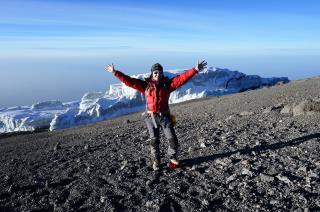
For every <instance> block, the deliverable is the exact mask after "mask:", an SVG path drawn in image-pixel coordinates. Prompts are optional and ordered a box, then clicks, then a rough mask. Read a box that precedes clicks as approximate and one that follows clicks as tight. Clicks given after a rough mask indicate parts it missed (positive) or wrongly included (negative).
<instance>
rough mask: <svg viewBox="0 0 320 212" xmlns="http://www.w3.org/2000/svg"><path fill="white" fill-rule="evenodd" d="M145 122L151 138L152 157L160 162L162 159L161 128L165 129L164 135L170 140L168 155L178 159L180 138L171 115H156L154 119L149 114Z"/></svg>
mask: <svg viewBox="0 0 320 212" xmlns="http://www.w3.org/2000/svg"><path fill="white" fill-rule="evenodd" d="M145 122H146V124H147V128H148V131H149V135H150V140H151V141H150V148H151V157H152V159H154V160H157V161H158V162H159V161H160V129H162V130H163V132H164V135H165V136H166V138H167V140H168V142H169V145H168V155H169V157H170V159H177V152H178V139H177V136H176V133H175V131H174V128H173V126H172V123H171V120H170V115H169V114H168V115H163V116H160V115H154V120H152V116H151V115H150V114H148V116H147V118H146V119H145Z"/></svg>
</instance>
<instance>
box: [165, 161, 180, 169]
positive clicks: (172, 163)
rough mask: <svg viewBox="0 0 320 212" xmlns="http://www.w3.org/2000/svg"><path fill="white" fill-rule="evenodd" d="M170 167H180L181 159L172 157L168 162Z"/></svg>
mask: <svg viewBox="0 0 320 212" xmlns="http://www.w3.org/2000/svg"><path fill="white" fill-rule="evenodd" d="M168 167H169V169H172V170H173V169H176V168H179V161H178V160H176V159H171V160H170V162H169V163H168Z"/></svg>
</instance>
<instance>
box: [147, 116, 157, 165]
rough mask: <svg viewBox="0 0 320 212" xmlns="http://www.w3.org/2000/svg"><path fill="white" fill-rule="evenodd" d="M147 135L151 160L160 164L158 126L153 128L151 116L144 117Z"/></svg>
mask: <svg viewBox="0 0 320 212" xmlns="http://www.w3.org/2000/svg"><path fill="white" fill-rule="evenodd" d="M145 122H146V125H147V128H148V131H149V136H150V151H151V160H153V161H156V162H158V163H159V164H160V133H159V127H158V128H155V126H154V123H153V121H152V119H151V117H147V118H146V119H145Z"/></svg>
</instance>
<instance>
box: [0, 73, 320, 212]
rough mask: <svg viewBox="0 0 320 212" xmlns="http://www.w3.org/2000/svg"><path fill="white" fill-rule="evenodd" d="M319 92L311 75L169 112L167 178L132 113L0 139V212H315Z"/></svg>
mask: <svg viewBox="0 0 320 212" xmlns="http://www.w3.org/2000/svg"><path fill="white" fill-rule="evenodd" d="M319 91H320V78H319V77H318V78H312V79H306V80H300V81H292V82H290V83H289V84H281V85H277V86H274V87H267V88H263V89H260V90H253V91H248V92H243V93H239V94H234V95H228V96H223V97H211V98H206V99H202V100H196V101H189V102H186V103H181V104H177V105H173V106H172V107H171V110H172V112H173V113H174V114H175V115H176V116H177V121H178V124H177V126H176V132H177V136H178V138H179V141H180V159H181V163H182V167H181V168H179V169H177V170H169V169H168V168H167V167H166V161H167V160H168V159H167V156H166V154H165V153H166V148H167V143H166V141H165V140H164V139H163V140H162V142H161V151H162V158H163V160H162V164H161V169H160V171H159V172H153V171H152V169H151V168H150V167H149V158H148V157H149V148H148V133H147V129H146V127H145V126H144V123H143V121H141V116H140V113H135V114H131V115H127V116H123V117H119V118H116V119H113V120H108V121H104V122H100V123H96V124H91V125H86V126H81V127H76V128H72V129H65V130H61V131H55V132H39V133H21V134H11V135H2V136H1V137H0V152H1V156H0V160H1V161H0V179H1V181H0V211H42V210H43V211H295V210H296V211H319V210H320V196H319V194H320V178H319V175H320V157H319V152H320V145H319V141H320V132H319V129H320V127H319V126H320V112H319V111H318V108H319V107H318V105H317V101H318V100H319V99H320V92H319ZM306 100H308V101H306ZM308 102H309V103H310V104H312V106H308V105H307V106H305V108H307V109H303V108H302V109H301V105H306V104H308ZM297 105H300V108H299V113H297V112H296V113H294V112H293V111H294V109H293V107H294V106H297ZM295 111H296V110H295Z"/></svg>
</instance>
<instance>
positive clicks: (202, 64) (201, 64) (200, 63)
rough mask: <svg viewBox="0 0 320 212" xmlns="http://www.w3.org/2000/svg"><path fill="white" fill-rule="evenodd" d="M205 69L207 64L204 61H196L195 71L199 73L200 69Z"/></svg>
mask: <svg viewBox="0 0 320 212" xmlns="http://www.w3.org/2000/svg"><path fill="white" fill-rule="evenodd" d="M206 67H207V62H206V61H205V60H202V61H201V62H200V61H199V60H198V64H197V65H196V67H195V69H196V70H197V71H201V70H202V69H204V68H206Z"/></svg>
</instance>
